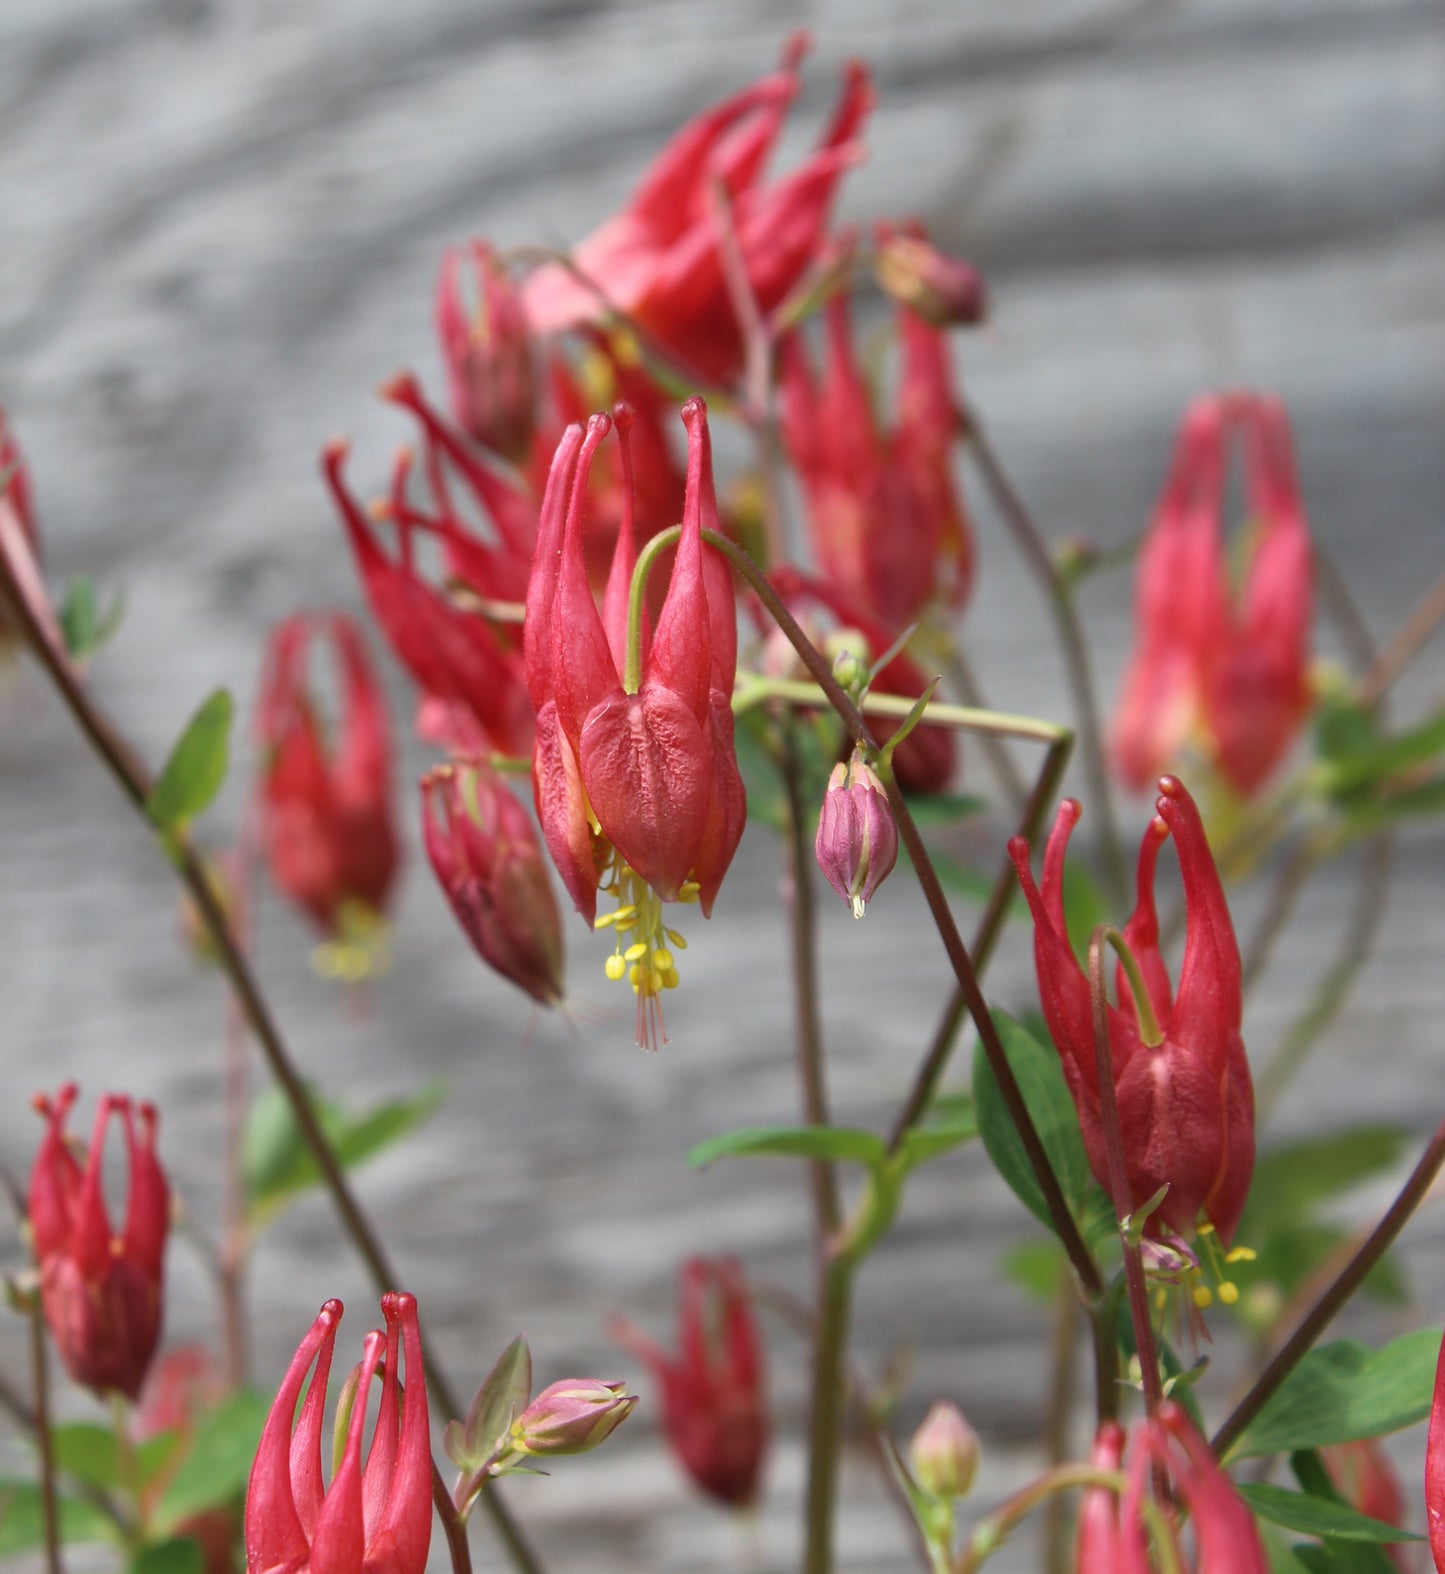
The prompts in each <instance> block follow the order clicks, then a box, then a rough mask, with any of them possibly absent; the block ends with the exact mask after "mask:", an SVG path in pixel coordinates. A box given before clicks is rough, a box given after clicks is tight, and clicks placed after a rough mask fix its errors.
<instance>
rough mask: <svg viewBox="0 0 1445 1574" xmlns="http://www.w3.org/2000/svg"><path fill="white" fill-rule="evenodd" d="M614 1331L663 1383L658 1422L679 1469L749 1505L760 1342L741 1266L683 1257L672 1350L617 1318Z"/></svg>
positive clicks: (761, 1410) (763, 1427) (762, 1426)
mask: <svg viewBox="0 0 1445 1574" xmlns="http://www.w3.org/2000/svg"><path fill="white" fill-rule="evenodd" d="M612 1333H613V1336H614V1337H615V1338H616V1339H617V1340H618V1342H619V1343H620V1344H621V1345H622V1346H623V1347H624V1348H625V1349H627V1350H630V1351H631V1352H632V1353H633V1354H635V1355H637V1356H638V1357H639V1358H640V1359H642V1360H644V1361H646V1362H647V1364H648V1366H649V1367H650V1368H651V1369H652V1372H653V1375H654V1376H655V1377H656V1379H657V1381H658V1382H659V1383H660V1384H661V1385H662V1426H663V1430H664V1432H665V1433H666V1434H667V1440H668V1442H669V1443H671V1445H672V1449H673V1452H674V1453H675V1454H676V1455H677V1458H678V1461H679V1462H680V1463H681V1465H682V1467H683V1469H684V1470H686V1471H687V1473H688V1474H689V1475H690V1476H691V1477H692V1479H693V1480H694V1481H695V1482H696V1483H697V1484H698V1486H700V1487H701V1488H702V1489H703V1491H704V1492H706V1493H708V1494H710V1495H711V1496H712V1497H715V1498H717V1499H718V1501H719V1502H722V1503H726V1504H728V1505H729V1506H731V1507H734V1508H743V1507H746V1506H747V1505H748V1504H750V1503H752V1502H753V1501H754V1500H755V1499H756V1497H757V1493H758V1477H759V1474H760V1472H761V1470H762V1464H763V1456H764V1455H765V1454H766V1452H767V1446H768V1407H767V1397H766V1394H765V1393H764V1379H763V1353H762V1342H761V1340H760V1338H759V1336H758V1330H757V1325H756V1323H755V1322H754V1320H753V1312H752V1300H751V1297H750V1296H749V1294H748V1287H747V1282H746V1281H745V1280H744V1278H743V1271H742V1268H741V1267H740V1266H739V1265H738V1263H737V1261H736V1260H735V1259H734V1258H731V1257H720V1258H716V1259H713V1260H709V1259H708V1258H704V1257H692V1258H689V1259H688V1261H687V1262H685V1263H684V1264H683V1266H682V1274H681V1276H680V1279H679V1282H678V1304H677V1344H678V1351H677V1355H676V1356H675V1357H674V1356H669V1355H668V1354H667V1352H666V1351H665V1350H663V1349H662V1348H661V1346H659V1345H658V1344H657V1343H656V1342H655V1341H653V1340H652V1339H650V1338H648V1336H647V1335H646V1334H644V1333H642V1332H641V1330H639V1329H637V1328H635V1327H633V1326H632V1324H631V1323H628V1322H626V1321H624V1320H623V1319H621V1318H618V1319H615V1320H614V1322H613V1324H612Z"/></svg>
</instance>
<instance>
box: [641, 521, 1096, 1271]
mask: <svg viewBox="0 0 1445 1574" xmlns="http://www.w3.org/2000/svg"><path fill="white" fill-rule="evenodd" d="M704 535H705V537H706V539H707V540H708V541H709V542H711V543H712V544H713V545H714V546H716V547H717V548H718V550H719V551H721V552H723V553H724V554H725V555H726V556H727V557H728V558H729V559H730V560H731V562H732V563H733V566H734V567H735V568H736V569H737V570H738V571H739V573H741V574H742V576H743V577H744V578H745V579H746V580H747V582H748V584H749V585H750V586H751V587H752V589H753V591H754V593H755V594H756V595H757V597H758V599H759V600H760V601H761V602H762V603H763V605H764V607H766V608H767V611H768V614H769V615H770V616H771V617H772V619H773V621H774V622H775V623H776V624H777V625H778V627H779V628H780V629H782V631H783V633H784V634H785V635H786V636H787V638H788V641H789V643H790V644H791V645H792V647H793V649H794V650H796V651H797V652H798V655H799V656H800V657H801V658H802V661H803V665H804V666H805V667H807V669H808V671H809V672H810V673H812V675H813V678H814V680H815V681H816V682H817V684H818V686H819V688H821V689H822V690H823V693H824V695H825V696H826V697H827V699H828V702H829V703H830V704H831V705H832V707H833V709H834V710H835V711H837V713H838V715H839V716H840V717H841V718H842V721H843V724H844V726H845V727H847V729H848V731H849V733H850V734H851V735H852V737H853V739H854V741H855V742H857V743H858V744H860V745H861V746H862V747H863V748H864V749H866V750H867V751H868V753H869V756H870V758H873V759H877V760H878V763H879V770H880V774H881V777H882V780H883V782H884V785H885V787H886V788H887V790H888V802H889V806H890V807H891V808H892V810H893V818H894V821H895V822H896V824H897V826H898V834H899V836H900V837H901V838H902V841H903V845H904V846H905V847H906V848H907V849H908V856H909V858H910V859H911V860H912V863H913V869H914V873H915V874H916V875H917V877H918V883H919V885H920V886H921V887H922V889H923V894H924V898H925V900H926V901H927V903H928V907H929V911H930V912H931V913H932V915H933V922H934V925H935V927H936V928H937V930H938V934H939V938H940V939H941V940H942V942H943V947H944V950H945V951H946V952H947V954H948V959H949V961H950V963H951V964H952V966H953V970H954V974H955V976H956V977H957V979H958V982H959V985H960V988H961V989H962V991H963V995H964V1000H965V1003H966V1004H967V1006H968V1010H969V1015H970V1016H972V1018H973V1020H974V1025H975V1026H976V1027H977V1029H978V1035H979V1039H980V1041H981V1042H982V1044H983V1047H984V1053H985V1054H986V1055H987V1056H988V1060H989V1065H990V1067H991V1068H992V1070H993V1074H994V1077H995V1079H996V1080H997V1082H998V1085H999V1092H1000V1093H1001V1095H1002V1096H1003V1100H1004V1104H1005V1106H1006V1107H1007V1109H1008V1112H1009V1116H1010V1118H1011V1119H1012V1121H1013V1123H1014V1127H1015V1129H1016V1130H1017V1132H1018V1134H1019V1141H1020V1143H1021V1144H1022V1146H1023V1149H1024V1152H1025V1153H1026V1154H1027V1155H1028V1160H1029V1165H1030V1167H1031V1168H1032V1170H1033V1172H1034V1175H1035V1177H1036V1179H1037V1180H1038V1183H1039V1190H1040V1191H1041V1192H1042V1193H1043V1197H1044V1201H1045V1204H1046V1206H1047V1207H1048V1210H1049V1217H1050V1218H1051V1219H1052V1220H1053V1223H1054V1229H1055V1232H1056V1233H1057V1234H1058V1236H1059V1239H1060V1240H1061V1241H1062V1242H1063V1246H1064V1250H1065V1252H1067V1253H1068V1257H1069V1261H1070V1262H1071V1263H1072V1264H1073V1266H1074V1271H1075V1272H1076V1273H1077V1274H1078V1276H1079V1280H1080V1283H1081V1284H1083V1286H1084V1288H1085V1290H1086V1291H1087V1292H1088V1293H1089V1294H1090V1295H1091V1296H1096V1295H1098V1294H1100V1293H1101V1292H1102V1290H1103V1287H1104V1284H1103V1279H1102V1277H1101V1275H1100V1273H1099V1269H1098V1265H1097V1264H1096V1263H1095V1262H1094V1259H1093V1256H1092V1254H1091V1253H1090V1251H1089V1248H1088V1247H1087V1246H1086V1245H1085V1244H1084V1239H1083V1236H1081V1235H1080V1234H1079V1229H1078V1226H1077V1225H1076V1224H1075V1222H1074V1217H1073V1215H1072V1214H1071V1213H1070V1212H1069V1205H1068V1203H1067V1202H1066V1201H1065V1200H1064V1194H1063V1192H1062V1190H1061V1189H1060V1187H1059V1181H1058V1177H1057V1176H1056V1175H1055V1174H1054V1170H1053V1166H1052V1164H1050V1162H1049V1157H1048V1154H1047V1153H1046V1152H1045V1151H1044V1146H1043V1143H1042V1142H1040V1141H1039V1134H1038V1131H1037V1129H1036V1128H1035V1126H1034V1123H1033V1117H1032V1116H1031V1115H1030V1114H1029V1111H1028V1106H1027V1105H1026V1104H1025V1103H1024V1097H1023V1093H1022V1092H1021V1091H1020V1089H1019V1085H1018V1079H1017V1078H1016V1077H1015V1076H1014V1073H1013V1067H1012V1066H1010V1065H1009V1062H1008V1056H1007V1055H1006V1054H1005V1053H1004V1048H1003V1043H1002V1041H1001V1040H1000V1038H999V1036H998V1029H997V1028H996V1027H995V1026H994V1020H993V1017H992V1015H991V1014H990V1012H989V1009H988V1003H987V1002H986V1001H985V1000H984V998H983V991H982V989H981V988H980V987H979V982H978V975H977V974H976V973H975V971H974V967H973V961H972V958H971V957H970V956H969V954H968V949H967V947H966V946H965V945H964V943H963V937H962V936H961V935H960V934H959V932H958V925H957V924H956V923H955V922H954V918H953V913H952V911H951V910H950V909H949V905H948V898H947V896H946V895H945V894H944V890H943V887H942V885H940V883H939V880H938V873H937V871H936V870H935V869H934V867H933V860H932V859H931V858H930V857H929V855H928V849H927V847H925V846H924V843H923V838H922V836H920V835H919V832H918V826H917V825H916V824H915V822H914V819H913V814H912V812H911V811H910V809H909V807H908V803H907V800H906V799H905V798H904V796H903V794H902V793H901V792H900V791H899V790H898V783H897V781H896V780H895V778H894V775H893V772H892V770H891V768H889V766H888V764H887V762H886V761H885V760H883V759H882V758H881V756H880V754H879V749H878V744H877V742H876V741H875V740H874V738H873V736H872V734H871V733H870V732H869V731H868V724H867V723H866V722H865V721H864V720H863V716H862V714H861V713H860V712H859V710H858V707H857V706H856V705H855V704H854V703H853V701H852V699H851V698H850V697H849V695H848V694H847V692H846V691H845V690H844V689H843V688H842V686H841V685H840V684H839V683H838V681H837V679H836V678H835V677H834V676H833V672H832V668H831V667H830V666H829V664H828V661H827V659H826V657H824V656H823V654H822V652H821V651H819V650H818V649H817V647H816V646H815V645H814V644H813V642H812V641H811V640H810V639H809V638H808V636H807V635H806V634H805V633H804V632H803V630H802V629H801V628H800V627H799V626H798V621H797V619H796V618H794V617H793V615H792V613H791V612H789V611H788V608H787V604H786V603H785V602H784V600H783V598H782V597H781V596H780V595H779V594H778V592H777V591H776V590H775V589H774V588H773V585H772V583H771V582H770V581H769V580H768V578H767V576H766V575H765V574H763V572H762V571H761V570H760V569H759V568H758V566H757V564H756V563H754V562H753V560H752V559H751V558H750V557H749V556H748V555H747V553H746V552H744V551H743V550H742V548H741V547H739V546H737V545H736V544H735V543H733V542H731V541H729V540H728V539H727V538H726V537H725V536H720V535H716V534H715V533H714V532H712V531H705V532H704ZM633 583H634V585H635V584H636V580H635V579H634V581H633Z"/></svg>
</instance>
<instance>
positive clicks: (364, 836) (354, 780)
mask: <svg viewBox="0 0 1445 1574" xmlns="http://www.w3.org/2000/svg"><path fill="white" fill-rule="evenodd" d="M321 634H325V635H327V636H329V638H330V641H331V644H332V646H333V648H334V650H335V652H336V656H337V662H338V675H339V679H340V683H339V692H340V705H339V711H340V721H339V724H338V726H337V728H336V730H335V734H334V741H332V742H330V743H328V741H327V738H326V735H325V732H324V730H323V728H322V725H321V722H320V720H319V718H318V716H317V712H316V706H315V704H314V702H313V698H312V693H311V689H310V686H309V682H308V674H307V657H308V654H309V649H310V644H311V641H312V640H313V639H314V638H315V637H317V636H318V635H321ZM256 741H257V745H258V747H259V749H260V751H261V763H260V781H259V787H258V797H259V803H260V811H261V841H262V845H263V847H264V849H265V854H266V861H267V864H268V866H269V868H270V870H271V876H272V878H273V879H274V880H275V882H276V884H277V886H278V888H279V889H280V890H281V891H282V892H283V893H284V894H285V895H286V896H287V897H289V898H290V900H291V901H293V902H294V903H295V904H296V905H297V906H298V907H299V908H300V909H301V910H302V911H303V912H304V913H305V914H306V915H307V916H308V917H309V918H310V919H311V921H312V922H313V923H314V924H315V925H316V927H317V928H318V929H320V930H321V931H322V933H323V934H326V935H328V936H335V937H340V938H342V939H345V938H347V937H355V936H358V935H361V934H364V933H365V932H366V931H367V930H368V929H369V928H371V927H373V926H374V924H375V921H376V918H377V917H378V916H379V915H380V914H381V913H382V912H383V911H384V909H385V907H386V904H387V902H388V900H389V899H390V896H391V891H392V887H393V885H394V883H395V878H396V872H397V865H398V860H399V856H400V854H399V849H398V845H397V837H396V827H395V822H394V816H393V804H392V790H393V784H392V748H391V732H390V727H389V725H388V723H387V718H386V702H385V700H384V698H383V696H382V692H381V687H380V685H379V683H378V682H377V679H376V675H375V673H374V671H373V670H372V666H371V663H370V661H369V660H368V659H367V655H366V647H365V645H364V643H363V641H362V637H361V632H360V630H359V629H358V628H357V627H356V625H355V624H354V623H352V622H351V620H350V619H349V618H347V617H344V616H342V615H341V614H340V613H334V614H331V615H329V616H326V617H318V616H314V615H308V614H301V615H299V616H297V617H293V618H288V619H287V620H286V621H285V622H284V623H282V624H280V625H279V626H278V627H277V628H276V629H275V630H274V631H273V633H272V635H271V640H270V644H269V646H268V648H267V659H266V669H265V673H264V676H263V678H262V682H261V692H260V696H259V698H258V700H257V704H256Z"/></svg>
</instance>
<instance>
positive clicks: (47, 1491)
mask: <svg viewBox="0 0 1445 1574" xmlns="http://www.w3.org/2000/svg"><path fill="white" fill-rule="evenodd" d="M30 1367H31V1371H32V1372H33V1373H34V1377H35V1410H34V1412H33V1420H34V1425H35V1455H36V1462H37V1464H38V1466H39V1472H40V1515H41V1519H42V1521H43V1523H44V1526H45V1574H64V1565H63V1564H62V1563H61V1559H60V1509H59V1505H58V1503H57V1502H56V1497H55V1449H54V1447H53V1445H52V1441H51V1436H50V1372H49V1367H48V1364H47V1361H46V1355H45V1314H44V1312H43V1311H42V1310H41V1308H40V1292H39V1290H38V1289H37V1290H36V1292H35V1296H34V1299H33V1301H32V1303H31V1307H30Z"/></svg>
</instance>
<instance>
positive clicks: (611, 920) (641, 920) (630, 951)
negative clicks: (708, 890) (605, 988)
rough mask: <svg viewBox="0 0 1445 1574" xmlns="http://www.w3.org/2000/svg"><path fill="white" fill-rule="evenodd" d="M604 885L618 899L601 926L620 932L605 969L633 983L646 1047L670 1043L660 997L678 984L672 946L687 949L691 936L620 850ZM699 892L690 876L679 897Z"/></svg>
mask: <svg viewBox="0 0 1445 1574" xmlns="http://www.w3.org/2000/svg"><path fill="white" fill-rule="evenodd" d="M600 889H601V890H603V891H605V892H607V894H608V895H609V896H612V897H614V898H615V899H616V902H617V907H616V909H615V910H614V911H613V912H610V913H603V914H602V915H601V916H600V917H598V918H597V919H596V920H595V927H596V928H598V929H610V930H612V932H613V935H614V936H615V944H614V946H613V951H612V955H611V956H609V957H608V958H607V962H606V964H605V967H604V971H605V972H606V974H607V976H608V978H610V979H612V980H614V981H617V980H621V979H624V978H625V979H626V980H627V982H628V983H629V984H631V985H632V992H633V994H634V995H636V996H637V1042H638V1044H639V1045H641V1047H642V1048H644V1049H653V1050H655V1049H657V1047H658V1046H659V1045H660V1044H665V1043H666V1042H667V1034H666V1031H665V1028H664V1025H663V1020H662V1003H661V999H660V996H661V994H662V992H663V990H665V989H676V988H677V985H678V977H677V963H676V962H675V961H674V959H673V955H672V950H673V948H674V947H675V948H676V949H677V950H679V951H686V950H687V941H686V940H685V939H683V937H682V936H681V935H680V934H679V933H678V932H677V930H676V929H669V928H668V927H667V925H666V924H664V923H663V921H662V899H661V898H660V897H659V896H658V894H657V892H656V891H654V890H653V889H652V887H651V886H650V885H648V884H646V883H645V882H644V881H643V880H641V879H639V878H638V875H637V873H636V871H635V870H634V869H633V868H632V867H631V866H630V865H628V864H625V863H623V862H622V860H621V859H620V858H618V857H617V856H616V854H614V855H613V863H612V866H611V868H610V870H609V871H608V873H607V874H606V875H605V876H604V877H603V881H602V885H601V887H600ZM697 893H698V886H697V882H696V881H695V880H689V881H688V882H687V883H686V884H685V885H684V886H683V887H682V889H681V891H679V892H678V900H679V901H680V902H695V901H697Z"/></svg>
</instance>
